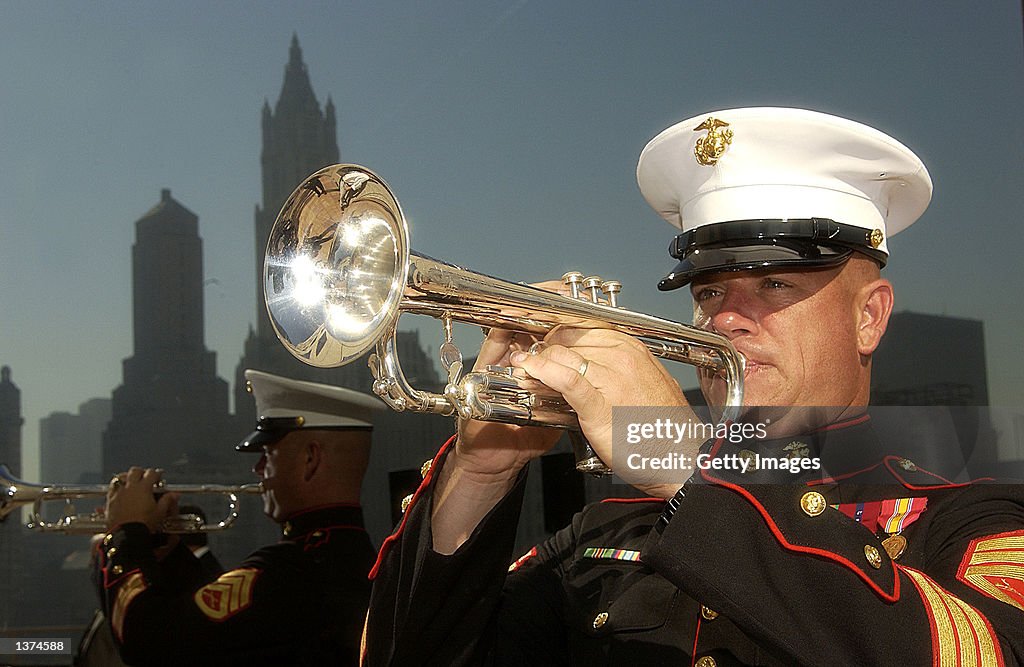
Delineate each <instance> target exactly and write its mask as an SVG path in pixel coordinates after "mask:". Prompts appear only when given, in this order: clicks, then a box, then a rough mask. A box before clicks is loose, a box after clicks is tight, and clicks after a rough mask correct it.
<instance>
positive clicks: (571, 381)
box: [512, 352, 603, 412]
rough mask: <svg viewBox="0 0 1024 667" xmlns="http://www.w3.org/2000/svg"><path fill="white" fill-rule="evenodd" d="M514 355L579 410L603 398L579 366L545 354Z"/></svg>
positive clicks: (518, 361) (520, 362)
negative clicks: (574, 366) (568, 364)
mask: <svg viewBox="0 0 1024 667" xmlns="http://www.w3.org/2000/svg"><path fill="white" fill-rule="evenodd" d="M512 356H513V363H515V364H516V365H518V366H519V367H520V368H522V369H523V370H525V371H526V372H527V373H529V374H530V375H531V376H532V377H533V378H535V379H537V380H540V381H541V382H543V383H544V384H546V385H547V386H548V387H550V388H552V389H554V390H555V391H557V392H558V393H559V394H561V395H562V396H563V397H564V398H565V400H567V401H568V402H569V404H570V405H572V406H573V408H575V409H576V411H577V412H579V408H580V406H583V405H585V404H588V403H592V404H596V402H598V401H602V400H603V398H602V396H601V394H600V393H598V391H597V390H596V389H595V388H594V386H593V385H592V384H590V382H588V381H587V380H586V379H585V378H584V377H583V376H582V375H580V373H579V370H578V369H577V368H570V367H569V366H566V365H564V364H561V363H558V362H557V361H554V360H553V359H551V358H550V357H549V356H547V355H544V354H537V355H529V354H525V353H522V352H517V353H515V354H514V355H512ZM588 372H589V371H588Z"/></svg>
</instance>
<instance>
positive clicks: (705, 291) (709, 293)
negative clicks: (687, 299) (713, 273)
mask: <svg viewBox="0 0 1024 667" xmlns="http://www.w3.org/2000/svg"><path fill="white" fill-rule="evenodd" d="M720 294H721V292H719V291H718V290H717V289H714V288H711V287H702V288H700V289H699V290H697V291H696V292H695V293H694V295H693V300H694V301H697V302H698V303H701V302H704V301H707V300H709V299H713V298H715V297H716V296H719V295H720Z"/></svg>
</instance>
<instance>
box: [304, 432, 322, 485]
mask: <svg viewBox="0 0 1024 667" xmlns="http://www.w3.org/2000/svg"><path fill="white" fill-rule="evenodd" d="M303 454H304V455H305V459H304V460H303V462H302V463H303V471H302V478H303V479H304V480H305V481H307V482H308V481H309V480H311V479H313V475H315V474H316V471H317V469H319V468H320V466H321V465H323V460H324V446H323V443H321V442H320V441H319V440H309V441H308V442H306V446H305V449H304V452H303Z"/></svg>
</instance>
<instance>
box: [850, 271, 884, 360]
mask: <svg viewBox="0 0 1024 667" xmlns="http://www.w3.org/2000/svg"><path fill="white" fill-rule="evenodd" d="M858 297H859V298H858V300H857V303H858V308H857V352H858V353H860V354H861V355H862V356H870V355H871V354H872V353H873V352H874V351H875V349H876V348H877V347H878V343H879V342H880V341H881V340H882V334H884V333H885V329H886V327H887V326H889V315H891V314H892V306H893V291H892V283H890V282H889V281H888V280H885V279H883V278H879V279H878V280H874V281H872V282H870V283H868V284H867V285H865V286H864V287H862V288H861V290H860V292H859V294H858Z"/></svg>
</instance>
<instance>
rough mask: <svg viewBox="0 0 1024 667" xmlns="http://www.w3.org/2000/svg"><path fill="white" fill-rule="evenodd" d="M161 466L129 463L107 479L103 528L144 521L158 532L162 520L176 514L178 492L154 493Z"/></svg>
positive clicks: (161, 474) (160, 478)
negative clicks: (105, 523) (104, 526)
mask: <svg viewBox="0 0 1024 667" xmlns="http://www.w3.org/2000/svg"><path fill="white" fill-rule="evenodd" d="M162 479H163V470H160V469H159V468H146V469H142V468H139V467H132V468H130V469H129V470H128V471H127V472H123V473H119V474H117V475H115V476H114V477H113V478H112V479H111V480H110V488H109V490H108V491H107V507H106V517H107V528H108V529H110V528H113V527H114V526H118V525H121V524H126V523H144V524H146V526H147V527H148V528H149V530H150V532H153V533H155V532H158V531H159V530H160V528H161V526H162V525H163V524H164V521H165V520H167V519H168V518H170V517H175V516H177V515H178V494H177V493H164V494H161V495H160V496H159V498H157V497H156V495H155V493H156V491H157V490H158V488H159V487H160V486H161V485H162Z"/></svg>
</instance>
